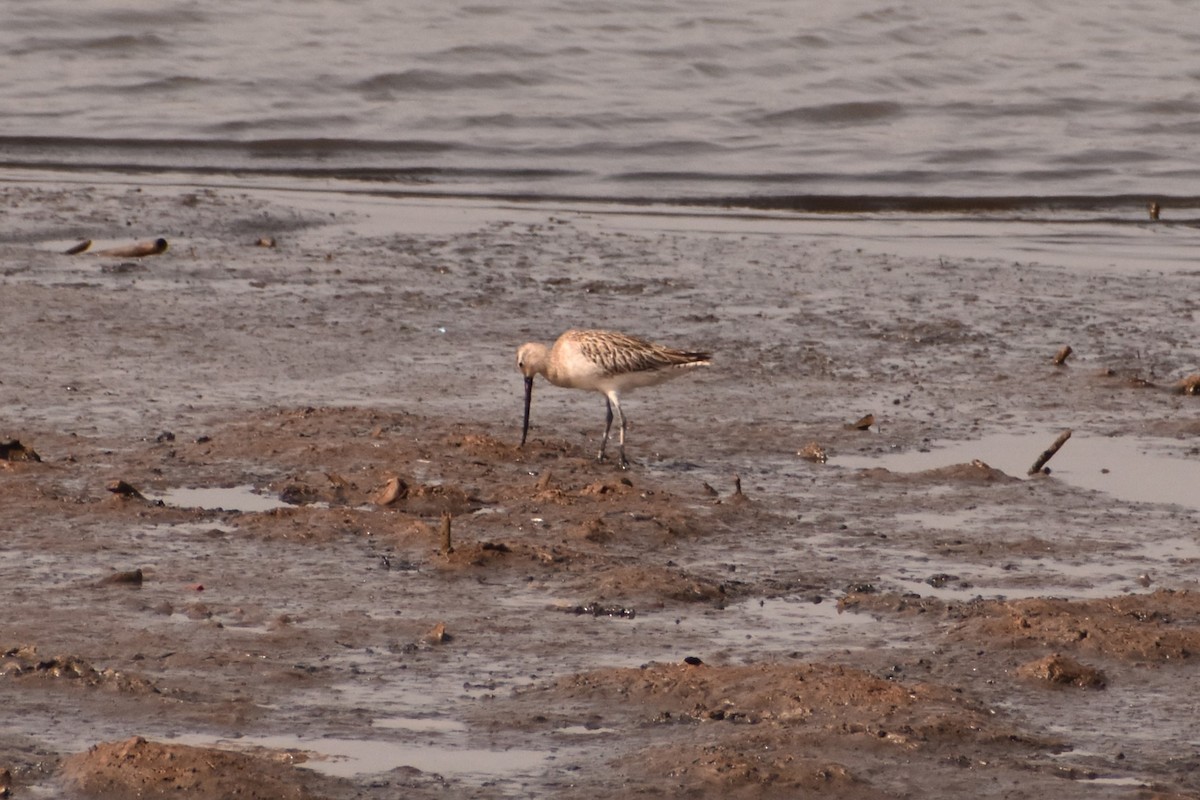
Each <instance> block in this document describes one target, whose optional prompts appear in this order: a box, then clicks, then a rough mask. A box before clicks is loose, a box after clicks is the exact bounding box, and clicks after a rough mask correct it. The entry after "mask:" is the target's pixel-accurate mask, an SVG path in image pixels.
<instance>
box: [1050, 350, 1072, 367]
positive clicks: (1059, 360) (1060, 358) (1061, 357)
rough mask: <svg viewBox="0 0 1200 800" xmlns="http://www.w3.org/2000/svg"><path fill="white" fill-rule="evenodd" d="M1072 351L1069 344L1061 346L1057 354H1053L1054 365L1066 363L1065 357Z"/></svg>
mask: <svg viewBox="0 0 1200 800" xmlns="http://www.w3.org/2000/svg"><path fill="white" fill-rule="evenodd" d="M1073 352H1075V351H1074V350H1072V349H1071V345H1066V346H1065V347H1063V349H1062V350H1059V351H1058V354H1057V355H1056V356H1054V366H1056V367H1061V366H1062V365H1063V364H1066V363H1067V359H1068V358H1070V357H1071V353H1073Z"/></svg>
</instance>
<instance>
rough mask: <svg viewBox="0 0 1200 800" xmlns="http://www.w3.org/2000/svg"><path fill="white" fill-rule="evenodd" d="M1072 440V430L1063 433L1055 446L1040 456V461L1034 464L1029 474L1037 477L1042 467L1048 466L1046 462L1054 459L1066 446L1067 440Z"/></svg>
mask: <svg viewBox="0 0 1200 800" xmlns="http://www.w3.org/2000/svg"><path fill="white" fill-rule="evenodd" d="M1070 438H1071V431H1070V430H1065V431H1063V432H1062V433H1060V434H1059V435H1058V438H1057V439H1055V440H1054V444H1052V445H1050V447H1049V448H1048V449H1046V450H1045V451H1043V452H1042V454H1041V455H1040V456H1038V460H1037V461H1035V462H1033V466H1032V467H1030V468H1029V474H1030V475H1036V474H1037V473H1039V472H1041V471H1042V467H1044V466H1046V462H1047V461H1049V460H1050V459H1052V458H1054V454H1055V453H1057V452H1058V449H1059V448H1060V447H1062V446H1063V445H1064V444H1066V443H1067V439H1070Z"/></svg>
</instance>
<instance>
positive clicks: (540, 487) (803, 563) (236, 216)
mask: <svg viewBox="0 0 1200 800" xmlns="http://www.w3.org/2000/svg"><path fill="white" fill-rule="evenodd" d="M0 198H2V199H3V203H4V205H5V208H6V210H7V212H8V214H9V219H10V223H11V224H10V226H9V228H8V229H7V230H6V232H5V234H4V237H3V240H2V241H0V319H3V320H4V323H3V324H4V337H3V339H2V341H0V360H2V363H3V364H4V367H5V368H4V371H3V373H0V408H2V409H3V413H2V415H0V442H2V443H3V447H2V448H0V503H2V506H3V518H4V536H3V539H2V540H0V578H2V580H0V596H2V598H3V600H2V603H3V608H4V617H3V621H2V624H0V697H3V699H4V702H5V703H6V705H7V706H8V710H9V713H8V714H7V715H6V716H7V718H8V720H9V721H10V722H11V724H9V725H8V726H7V728H6V730H5V731H4V732H0V776H4V777H3V780H4V781H5V782H4V783H0V791H5V792H8V794H9V796H13V797H38V796H46V795H47V794H49V795H54V794H56V793H65V794H70V795H75V796H94V797H113V798H120V797H160V796H162V797H165V796H168V795H169V796H186V797H198V798H208V797H212V798H217V797H226V796H231V795H233V794H235V793H236V794H240V795H241V796H247V797H295V798H310V797H311V798H317V797H325V798H365V797H380V798H383V797H395V796H397V795H400V794H403V795H404V796H409V797H464V798H465V797H580V798H583V797H628V796H635V795H647V794H648V795H656V796H666V797H697V796H723V797H796V796H810V795H811V796H819V797H829V798H900V797H911V796H923V797H947V798H949V797H963V796H974V797H980V798H1000V797H1033V796H1038V795H1044V794H1045V793H1047V792H1053V793H1055V795H1056V796H1058V797H1063V798H1076V797H1078V798H1095V797H1113V798H1150V797H1156V798H1185V797H1200V779H1197V777H1196V776H1197V775H1198V774H1200V770H1197V769H1196V767H1197V759H1198V758H1200V756H1198V755H1197V750H1196V742H1195V723H1194V721H1195V719H1196V717H1197V714H1198V713H1200V705H1198V702H1200V701H1198V700H1197V695H1196V692H1195V691H1194V686H1195V682H1196V667H1197V663H1198V659H1200V600H1198V595H1197V592H1196V588H1197V584H1196V568H1197V564H1200V535H1198V534H1197V531H1198V530H1200V527H1198V525H1197V523H1198V522H1200V494H1197V493H1196V492H1194V491H1191V490H1189V489H1188V488H1187V486H1186V485H1185V486H1183V487H1182V488H1179V489H1174V488H1172V486H1171V484H1170V480H1171V478H1172V476H1176V475H1179V474H1183V475H1188V474H1190V473H1188V470H1190V469H1194V468H1195V466H1196V463H1197V460H1198V459H1200V438H1198V437H1200V422H1198V420H1200V405H1198V404H1197V403H1198V402H1200V401H1198V400H1197V398H1196V397H1194V396H1192V395H1191V394H1188V393H1186V392H1185V391H1183V390H1180V389H1179V388H1178V386H1180V385H1181V382H1185V381H1186V380H1187V376H1189V375H1194V374H1195V373H1196V371H1197V366H1198V365H1197V363H1196V361H1195V359H1196V353H1195V350H1194V342H1195V341H1196V336H1195V334H1196V333H1197V325H1198V320H1200V308H1198V307H1197V302H1196V300H1195V297H1196V293H1195V291H1194V290H1195V281H1196V273H1190V272H1186V271H1177V272H1167V273H1146V272H1144V271H1138V270H1130V271H1122V270H1119V269H1113V268H1110V267H1105V268H1099V267H1098V268H1096V269H1094V270H1090V271H1089V270H1086V269H1082V270H1081V269H1079V268H1078V267H1075V268H1073V269H1072V270H1071V271H1068V270H1066V269H1060V268H1056V267H1054V266H1046V265H1042V266H1038V265H1033V264H1027V263H1015V264H1014V263H1008V262H1003V263H1001V262H995V261H987V260H981V261H975V260H964V259H947V258H940V257H939V255H938V254H937V253H936V252H934V253H930V254H928V255H927V256H924V257H920V256H915V255H910V256H904V257H901V256H897V255H895V254H891V253H887V252H864V251H861V250H859V249H857V248H856V247H854V246H853V241H852V240H847V239H842V238H834V239H828V240H826V239H820V238H813V237H810V236H797V235H790V234H788V233H787V232H786V231H784V232H780V231H779V230H777V229H772V230H771V231H767V232H764V231H762V230H760V229H759V228H758V227H757V226H756V224H755V223H754V222H753V221H752V220H741V221H735V222H732V223H731V222H730V221H728V220H724V221H722V222H721V224H720V225H714V224H713V223H712V222H711V220H708V219H706V218H703V217H701V218H690V217H686V216H664V217H662V218H661V219H658V220H654V221H652V222H648V221H647V217H646V216H645V215H638V214H636V213H633V212H622V213H617V211H618V210H599V209H558V208H556V209H547V208H542V207H536V206H528V207H520V206H518V207H499V206H495V207H488V208H480V207H470V206H465V205H455V204H453V203H441V204H439V203H437V202H432V201H431V202H428V203H425V204H422V205H420V206H416V205H413V204H404V203H396V202H394V201H393V202H390V203H389V202H384V201H379V200H372V199H370V198H354V199H353V200H350V199H347V198H345V197H342V196H338V195H324V196H320V197H315V198H314V196H312V195H307V194H300V193H297V194H288V193H285V192H279V191H265V190H262V191H254V190H237V191H233V190H227V189H219V188H195V187H186V188H185V187H171V186H129V185H122V184H104V185H72V186H53V185H48V184H32V183H31V184H27V185H26V184H6V185H4V186H2V187H0ZM863 224H864V225H869V224H870V223H869V221H864V223H863ZM159 237H165V238H166V239H167V240H169V241H170V247H169V249H167V250H166V251H165V252H158V253H156V254H154V256H153V258H148V259H145V260H134V261H129V262H126V261H125V260H124V259H125V258H126V257H125V256H106V255H103V253H104V252H106V251H108V252H111V251H112V250H113V249H114V248H119V247H120V246H122V245H123V244H126V243H128V242H130V241H135V240H139V241H145V240H149V241H153V240H155V239H157V238H159ZM83 239H91V240H94V241H95V243H96V244H95V247H94V248H93V249H94V250H95V251H98V253H96V252H92V251H89V252H84V253H80V254H77V255H66V254H65V252H64V251H65V250H66V249H67V248H68V247H69V246H70V245H71V244H72V243H73V242H77V241H80V240H83ZM266 239H270V240H271V242H272V244H273V246H271V247H263V246H260V244H259V242H260V241H262V240H266ZM118 252H120V251H118ZM113 259H120V260H117V261H113ZM125 263H128V264H129V266H128V268H122V269H112V268H111V267H112V266H113V265H114V264H125ZM584 324H586V325H589V326H596V327H611V328H616V329H620V330H625V331H629V332H631V333H637V334H641V335H645V336H648V337H650V338H653V339H657V340H661V341H663V342H664V343H667V344H673V345H680V346H688V347H696V348H703V349H705V350H712V351H713V352H714V353H715V356H714V365H713V367H712V368H711V369H710V370H708V371H707V372H706V373H705V374H704V375H697V376H687V377H685V378H682V379H680V380H679V381H676V382H674V383H672V384H670V385H668V386H664V387H660V388H656V389H649V390H643V391H641V392H638V393H634V394H632V395H631V396H630V399H629V400H628V401H627V402H626V403H624V405H625V406H626V412H627V414H628V415H629V418H630V431H629V439H628V451H629V455H630V457H631V459H632V460H633V461H634V464H633V467H632V468H631V469H629V470H621V469H619V468H618V467H617V465H616V464H614V463H611V462H609V463H597V462H596V461H595V460H594V459H593V458H592V455H593V454H594V453H595V449H596V444H597V442H598V436H599V434H600V432H601V431H602V428H603V422H604V419H603V412H604V406H603V400H602V399H601V398H599V397H597V396H594V395H592V396H589V395H584V394H582V393H575V392H568V391H564V390H557V389H555V388H553V387H549V386H545V385H542V386H539V389H538V392H536V393H535V396H534V409H533V428H532V429H531V433H530V441H529V443H528V444H527V445H526V446H525V447H523V448H522V447H518V446H517V443H518V441H519V438H520V430H519V429H520V422H521V410H522V409H521V399H522V398H521V390H522V386H521V378H520V375H519V373H518V372H517V370H516V367H515V363H514V361H513V359H514V352H515V348H516V346H517V345H519V344H520V343H521V342H524V341H526V340H531V339H532V340H542V341H550V340H552V339H553V337H554V336H556V335H557V334H558V333H559V332H561V331H562V330H564V329H566V328H569V327H572V326H574V325H584ZM1068 344H1069V345H1070V346H1071V347H1072V348H1073V353H1072V355H1071V357H1070V359H1069V360H1067V361H1065V362H1064V363H1058V364H1056V363H1054V362H1055V355H1056V354H1057V353H1060V352H1061V348H1062V347H1063V346H1064V345H1068ZM1064 429H1072V430H1073V431H1074V435H1073V436H1072V437H1071V438H1070V439H1069V440H1067V441H1065V443H1064V444H1063V445H1062V448H1061V451H1060V452H1058V453H1056V454H1055V455H1054V456H1053V458H1051V459H1050V460H1049V461H1047V462H1046V466H1047V467H1048V469H1049V471H1048V473H1047V472H1045V471H1043V472H1039V473H1038V474H1035V475H1033V476H1029V475H1027V474H1026V471H1027V468H1028V467H1029V466H1030V465H1031V464H1033V462H1034V461H1035V459H1037V458H1038V456H1039V455H1041V454H1042V453H1043V451H1045V450H1046V448H1047V446H1048V445H1049V444H1050V443H1051V442H1052V441H1054V439H1055V437H1056V436H1057V435H1058V434H1059V433H1060V431H1062V430H1064ZM997 437H1004V438H997ZM1087 448H1095V449H1087ZM1075 450H1084V451H1086V452H1087V453H1088V457H1087V458H1086V459H1083V460H1082V461H1077V460H1072V453H1073V451H1075ZM1135 460H1136V463H1137V465H1138V466H1137V468H1136V469H1134V470H1132V471H1131V470H1129V469H1127V467H1128V465H1129V464H1130V463H1132V462H1133V461H1135ZM1110 478H1111V481H1109V479H1110ZM1105 481H1108V483H1105ZM1138 481H1148V482H1150V483H1153V484H1154V485H1155V486H1156V487H1157V488H1158V489H1161V490H1163V491H1164V492H1165V494H1162V495H1161V496H1160V495H1156V496H1155V497H1156V498H1158V499H1156V500H1155V501H1153V502H1150V501H1146V500H1142V499H1139V498H1140V497H1141V495H1138V494H1137V493H1136V491H1135V490H1136V489H1137V488H1138V486H1139V484H1138Z"/></svg>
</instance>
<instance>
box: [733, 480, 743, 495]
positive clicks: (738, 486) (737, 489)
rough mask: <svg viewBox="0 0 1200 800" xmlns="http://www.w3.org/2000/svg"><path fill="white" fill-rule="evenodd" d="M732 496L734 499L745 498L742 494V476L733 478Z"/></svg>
mask: <svg viewBox="0 0 1200 800" xmlns="http://www.w3.org/2000/svg"><path fill="white" fill-rule="evenodd" d="M733 496H734V497H745V495H744V494H742V476H741V475H734V476H733Z"/></svg>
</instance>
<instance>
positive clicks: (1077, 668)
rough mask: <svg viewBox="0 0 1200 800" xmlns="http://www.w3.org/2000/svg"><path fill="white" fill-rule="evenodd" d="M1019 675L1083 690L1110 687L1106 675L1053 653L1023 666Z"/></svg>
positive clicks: (1019, 670)
mask: <svg viewBox="0 0 1200 800" xmlns="http://www.w3.org/2000/svg"><path fill="white" fill-rule="evenodd" d="M1017 674H1018V675H1021V676H1022V677H1025V678H1030V679H1032V680H1038V681H1045V682H1046V683H1049V684H1052V685H1055V686H1078V687H1079V688H1081V689H1103V688H1104V687H1105V686H1107V685H1108V679H1107V678H1106V677H1104V673H1103V672H1101V671H1100V670H1098V669H1095V668H1094V667H1089V666H1087V665H1086V664H1081V663H1079V662H1078V661H1076V660H1075V659H1073V658H1069V657H1067V656H1064V655H1060V654H1058V653H1052V654H1051V655H1048V656H1046V657H1045V658H1039V659H1038V660H1037V661H1031V662H1029V663H1028V664H1022V665H1021V666H1020V667H1019V668H1018V669H1017Z"/></svg>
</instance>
